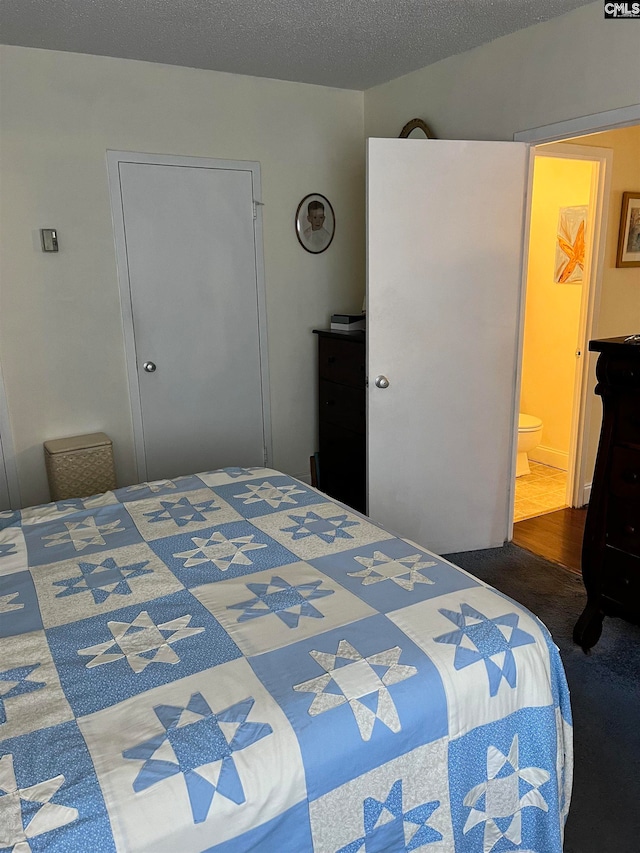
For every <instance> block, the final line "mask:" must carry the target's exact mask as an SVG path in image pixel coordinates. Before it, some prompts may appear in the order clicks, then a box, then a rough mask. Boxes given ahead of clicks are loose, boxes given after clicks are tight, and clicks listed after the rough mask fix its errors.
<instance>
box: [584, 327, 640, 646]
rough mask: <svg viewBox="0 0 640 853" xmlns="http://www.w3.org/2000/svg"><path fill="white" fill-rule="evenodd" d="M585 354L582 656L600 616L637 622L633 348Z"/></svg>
mask: <svg viewBox="0 0 640 853" xmlns="http://www.w3.org/2000/svg"><path fill="white" fill-rule="evenodd" d="M589 349H590V350H592V351H594V352H599V353H600V356H599V358H598V364H597V367H596V373H597V377H598V384H597V386H596V394H599V395H600V396H601V397H602V405H603V418H602V430H601V433H600V444H599V446H598V455H597V458H596V467H595V472H594V476H593V485H592V489H591V499H590V501H589V509H588V510H587V519H586V524H585V530H584V541H583V547H582V576H583V579H584V584H585V587H586V589H587V606H586V607H585V609H584V612H583V613H582V615H581V616H580V618H579V619H578V622H577V623H576V626H575V629H574V632H573V637H574V640H575V641H576V643H578V644H579V645H580V646H582V648H583V649H584V650H585V651H587V650H588V649H590V648H591V647H592V646H594V645H595V644H596V643H597V642H598V639H599V637H600V634H601V632H602V622H603V619H604V617H605V616H621V617H624V618H626V619H629V620H630V621H634V622H640V345H638V344H632V343H627V342H625V339H624V338H608V339H605V340H597V341H591V342H590V344H589Z"/></svg>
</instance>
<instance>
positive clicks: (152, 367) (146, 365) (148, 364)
mask: <svg viewBox="0 0 640 853" xmlns="http://www.w3.org/2000/svg"><path fill="white" fill-rule="evenodd" d="M142 366H143V367H144V369H145V370H146V371H147V373H154V371H155V369H156V366H155V364H154V363H153V362H152V361H145V363H144V364H143V365H142Z"/></svg>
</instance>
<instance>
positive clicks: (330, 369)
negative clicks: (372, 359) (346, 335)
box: [318, 337, 365, 388]
mask: <svg viewBox="0 0 640 853" xmlns="http://www.w3.org/2000/svg"><path fill="white" fill-rule="evenodd" d="M318 370H319V376H320V379H327V380H329V381H330V382H339V383H340V384H342V385H352V386H354V387H356V388H364V379H365V349H364V340H363V339H361V340H340V339H339V338H324V337H321V338H320V346H319V350H318Z"/></svg>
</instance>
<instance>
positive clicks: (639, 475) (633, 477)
mask: <svg viewBox="0 0 640 853" xmlns="http://www.w3.org/2000/svg"><path fill="white" fill-rule="evenodd" d="M623 479H624V480H625V481H626V482H627V483H638V482H640V472H638V471H634V470H632V469H631V470H630V469H627V470H626V471H625V472H624V474H623Z"/></svg>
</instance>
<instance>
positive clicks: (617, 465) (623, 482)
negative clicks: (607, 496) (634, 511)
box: [610, 447, 640, 499]
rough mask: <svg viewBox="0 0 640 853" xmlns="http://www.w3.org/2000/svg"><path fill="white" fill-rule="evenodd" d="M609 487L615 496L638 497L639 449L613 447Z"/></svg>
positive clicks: (639, 489)
mask: <svg viewBox="0 0 640 853" xmlns="http://www.w3.org/2000/svg"><path fill="white" fill-rule="evenodd" d="M610 489H611V494H613V495H616V496H617V497H621V498H638V499H640V450H631V449H629V448H626V447H614V448H613V453H612V458H611V486H610Z"/></svg>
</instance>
